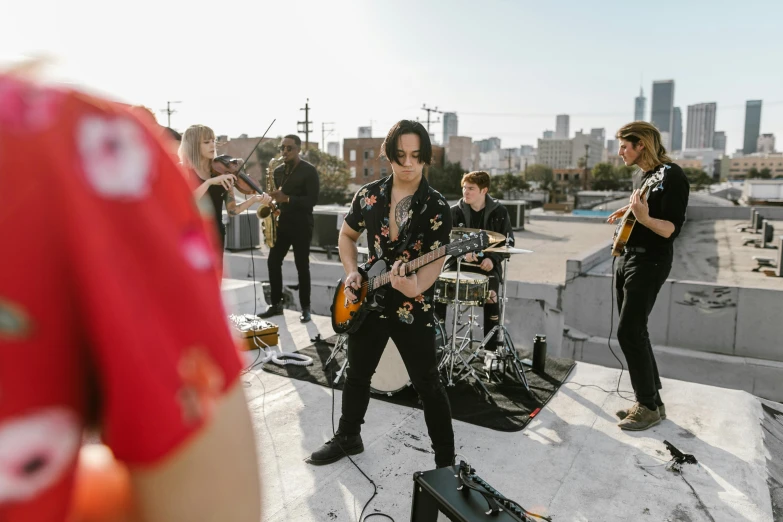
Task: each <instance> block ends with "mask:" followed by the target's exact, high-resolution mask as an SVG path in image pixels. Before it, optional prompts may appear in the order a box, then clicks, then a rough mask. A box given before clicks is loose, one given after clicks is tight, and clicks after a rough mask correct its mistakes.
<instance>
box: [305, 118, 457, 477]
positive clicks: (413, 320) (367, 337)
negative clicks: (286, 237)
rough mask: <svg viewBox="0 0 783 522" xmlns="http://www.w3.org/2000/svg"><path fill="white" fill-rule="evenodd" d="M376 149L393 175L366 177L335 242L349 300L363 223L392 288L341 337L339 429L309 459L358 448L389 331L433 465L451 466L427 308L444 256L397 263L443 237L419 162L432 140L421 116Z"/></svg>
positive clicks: (447, 220)
mask: <svg viewBox="0 0 783 522" xmlns="http://www.w3.org/2000/svg"><path fill="white" fill-rule="evenodd" d="M381 148H382V155H383V156H385V157H386V158H387V159H388V160H389V162H390V163H391V166H392V175H391V176H388V177H386V178H383V179H381V180H378V181H374V182H371V183H368V184H367V185H365V186H363V187H362V188H361V190H359V191H358V192H357V193H356V195H355V196H354V198H353V204H352V206H351V210H350V211H349V212H348V214H347V215H346V217H345V222H344V223H343V226H342V229H341V231H340V238H339V241H338V245H339V249H340V259H341V260H342V263H343V267H344V269H345V273H346V278H345V280H344V285H345V295H346V297H347V298H348V299H351V300H354V299H358V296H359V295H360V292H359V289H360V288H361V285H362V282H363V277H362V275H361V274H360V272H359V268H358V265H357V248H356V241H357V240H358V239H359V235H360V234H361V232H362V231H363V230H366V231H367V241H368V244H369V247H370V259H369V265H370V266H372V265H373V264H376V263H380V262H381V261H382V262H384V263H385V264H386V265H387V266H389V267H391V268H390V277H391V288H389V287H388V286H387V287H385V289H386V293H385V295H384V296H383V297H382V304H383V310H382V311H380V312H378V311H374V312H370V313H369V315H367V317H366V318H365V319H364V321H363V322H362V323H361V326H360V327H359V328H358V330H357V331H355V332H354V333H352V334H350V335H349V337H348V369H347V374H346V375H347V379H346V381H345V387H344V390H343V395H342V397H343V399H342V401H343V402H342V416H341V417H340V425H339V429H338V430H337V432H336V436H335V437H334V438H332V439H331V440H329V441H328V442H326V443H325V444H324V445H323V446H321V447H320V448H319V449H317V450H316V451H315V452H313V454H312V455H311V457H310V463H312V464H328V463H331V462H335V461H337V460H339V459H340V458H342V457H343V456H344V455H345V453H347V454H350V455H355V454H357V453H361V452H362V451H364V446H363V444H362V439H361V436H360V434H359V433H360V430H361V425H362V424H363V423H364V416H365V413H366V411H367V407H368V404H369V402H370V380H371V378H372V376H373V373H375V369H376V368H377V366H378V363H379V361H380V359H381V355H382V354H383V350H384V348H385V347H386V344H387V342H388V340H389V338H390V337H391V339H392V340H393V341H394V344H395V345H396V346H397V349H398V350H399V352H400V356H401V357H402V360H403V361H404V363H405V367H406V369H407V371H408V375H409V377H410V379H411V383H412V384H413V386H414V387H415V388H416V391H417V392H418V394H419V396H420V397H421V400H422V403H423V405H424V419H425V421H426V423H427V430H428V432H429V435H430V439H432V447H433V449H434V450H435V464H436V465H437V466H439V467H445V466H450V465H451V464H452V462H453V460H454V431H453V429H452V424H451V407H450V405H449V400H448V397H447V395H446V390H445V388H444V386H443V384H442V383H441V381H440V377H439V375H438V370H437V359H436V347H435V324H434V323H435V319H434V317H433V309H432V298H433V292H434V289H433V284H434V283H435V280H436V279H437V278H438V274H440V271H441V268H442V266H443V261H442V260H438V261H436V262H432V263H429V264H427V265H425V266H423V267H421V268H420V269H419V270H418V271H417V272H416V273H410V274H409V273H405V268H404V265H403V262H407V261H410V260H413V259H416V258H419V257H421V256H425V255H427V254H428V253H429V252H431V251H433V250H436V249H438V248H439V247H440V246H442V245H444V244H446V243H448V242H449V234H450V232H451V212H450V211H449V206H448V203H447V202H446V199H445V198H444V197H443V196H442V195H441V194H440V193H439V192H437V191H436V190H435V189H433V188H432V187H430V185H429V183H427V180H426V179H425V178H424V176H423V175H422V172H423V169H424V166H425V165H429V164H430V162H431V160H432V145H431V143H430V138H429V134H428V133H427V131H426V129H425V128H424V126H423V125H422V124H421V123H418V122H414V121H409V120H401V121H399V122H397V123H396V124H395V125H394V126H393V127H392V128H391V130H389V133H388V135H387V136H386V139H385V141H384V143H383V146H382V147H381ZM368 268H369V267H368ZM374 297H377V296H371V297H370V298H374Z"/></svg>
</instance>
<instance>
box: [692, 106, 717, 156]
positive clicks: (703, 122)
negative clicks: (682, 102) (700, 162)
mask: <svg viewBox="0 0 783 522" xmlns="http://www.w3.org/2000/svg"><path fill="white" fill-rule="evenodd" d="M717 111H718V104H717V103H697V104H696V105H688V135H687V137H686V138H685V147H686V148H689V149H711V148H712V145H713V143H712V142H713V140H714V139H715V114H716V113H717Z"/></svg>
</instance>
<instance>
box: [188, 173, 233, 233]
mask: <svg viewBox="0 0 783 522" xmlns="http://www.w3.org/2000/svg"><path fill="white" fill-rule="evenodd" d="M188 172H190V176H191V177H192V179H193V181H194V182H196V183H198V184H199V185H200V184H202V183H206V181H204V180H203V179H201V178H200V177H199V175H198V174H196V171H195V170H193V169H188ZM226 194H227V192H226V189H224V188H223V185H221V184H217V185H210V187H209V188H208V189H207V194H206V196H207V197H206V198H203V197H202V198H201V199H202V201H199V202H197V203H198V204H199V205H203V204H205V203H206V202H208V203H207V204H208V208H207V210H208V211H210V212H212V213H213V214H214V218H215V226H216V228H217V233H218V234H219V238H220V240H221V241H225V238H226V225H224V224H223V202H224V201H225V200H226ZM221 246H222V243H221Z"/></svg>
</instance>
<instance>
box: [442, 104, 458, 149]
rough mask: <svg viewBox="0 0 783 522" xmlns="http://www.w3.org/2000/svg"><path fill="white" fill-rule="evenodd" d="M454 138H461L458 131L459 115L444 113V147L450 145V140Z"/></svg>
mask: <svg viewBox="0 0 783 522" xmlns="http://www.w3.org/2000/svg"><path fill="white" fill-rule="evenodd" d="M452 136H459V132H458V131H457V113H456V112H444V113H443V145H444V146H446V145H448V144H449V138H451V137H452Z"/></svg>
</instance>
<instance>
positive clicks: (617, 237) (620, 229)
mask: <svg viewBox="0 0 783 522" xmlns="http://www.w3.org/2000/svg"><path fill="white" fill-rule="evenodd" d="M668 168H669V167H667V166H666V165H664V166H663V167H661V169H660V170H659V171H658V172H656V173H655V174H653V175H652V176H650V178H649V179H648V180H647V181H645V182H644V185H642V188H641V191H640V195H641V197H642V198H646V197H647V193H648V192H650V189H651V188H652V187H653V186H654V185H656V184H658V183H660V182H661V181H663V176H664V172H665V171H666V169H668ZM635 224H636V216H634V215H633V212H631V208H630V207H629V208H628V210H626V211H625V215H623V218H622V219H621V220H620V222H619V223H618V224H617V228H615V229H614V237H613V238H612V239H613V241H612V255H613V256H615V257H617V256H620V255H622V254H623V248H625V245H626V244H627V243H628V240H629V239H630V238H631V232H632V231H633V226H634V225H635Z"/></svg>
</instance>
